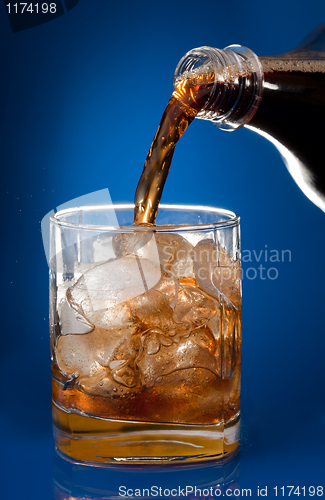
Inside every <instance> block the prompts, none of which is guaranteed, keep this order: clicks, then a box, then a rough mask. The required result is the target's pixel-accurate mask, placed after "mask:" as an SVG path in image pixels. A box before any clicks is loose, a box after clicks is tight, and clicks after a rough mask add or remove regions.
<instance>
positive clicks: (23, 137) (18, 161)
mask: <svg viewBox="0 0 325 500" xmlns="http://www.w3.org/2000/svg"><path fill="white" fill-rule="evenodd" d="M323 22H325V7H324V3H323V1H320V0H319V1H315V0H310V1H309V2H306V1H305V0H296V2H290V1H288V0H281V1H279V0H274V1H273V2H271V3H266V2H265V3H264V2H261V1H257V0H250V1H248V2H239V1H237V0H229V1H228V2H221V1H214V2H203V3H202V2H192V1H188V2H186V3H185V2H179V3H174V2H172V1H170V0H167V1H165V2H149V1H138V2H136V1H126V2H110V1H108V0H107V1H105V0H92V1H90V0H80V2H79V3H78V5H77V6H76V7H75V8H74V9H72V10H71V11H70V12H68V13H67V14H65V15H63V16H62V17H60V18H58V19H56V20H54V21H51V22H49V23H47V24H44V25H41V26H39V27H35V28H32V29H30V30H26V31H22V32H19V33H15V34H13V33H12V32H11V29H10V25H9V21H8V18H7V15H6V10H5V7H4V6H3V5H0V37H1V48H2V50H1V79H0V88H1V96H0V120H1V125H0V127H1V129H0V130H1V134H0V152H1V176H2V181H1V185H0V189H1V204H2V211H1V213H2V247H1V255H2V257H1V259H2V260H1V263H2V279H1V282H2V301H1V325H2V333H1V350H0V370H1V377H2V384H1V393H2V395H1V413H0V423H1V431H2V432H1V456H0V460H1V462H2V463H1V467H0V477H1V482H0V492H1V494H3V495H4V496H3V498H6V499H7V498H8V499H9V498H10V499H18V498H24V499H28V498H33V499H34V500H38V499H42V500H47V499H50V498H52V484H51V474H52V454H53V444H52V437H51V396H50V390H51V389H50V349H49V334H48V268H47V263H46V259H45V256H44V252H43V248H42V240H41V232H40V221H41V219H42V217H43V216H44V215H45V214H46V213H47V212H49V211H50V210H51V209H53V208H55V207H56V206H58V205H60V204H62V203H64V202H66V201H68V200H71V199H73V198H76V197H79V196H82V195H84V194H87V193H90V192H92V191H97V190H100V189H103V188H108V189H109V191H110V194H111V197H112V200H113V202H123V201H132V200H133V197H134V190H135V187H136V184H137V181H138V178H139V175H140V172H141V171H142V167H143V163H144V160H145V157H146V154H147V151H148V149H149V147H150V144H151V140H152V138H153V136H154V134H155V131H156V129H157V126H158V123H159V120H160V117H161V114H162V112H163V110H164V107H165V105H166V103H167V100H168V98H169V96H170V94H171V91H172V79H173V73H174V69H175V67H176V64H177V62H178V60H179V59H180V58H181V56H182V55H183V54H184V53H185V52H187V51H188V50H189V49H191V48H193V47H197V46H201V45H211V46H215V47H220V48H222V47H225V46H227V45H229V44H232V43H240V44H242V45H246V46H248V47H250V48H251V49H252V50H254V51H255V52H256V53H257V54H259V55H268V54H275V53H280V52H284V51H287V50H290V49H292V48H294V47H295V46H296V45H297V44H298V43H299V42H300V41H301V39H302V38H303V37H304V36H306V35H307V34H308V33H309V32H310V31H312V30H313V29H314V28H316V27H317V26H318V25H320V24H321V23H323ZM301 126H308V127H309V126H312V124H310V123H307V124H304V123H302V124H301ZM320 161H321V162H323V163H324V158H320ZM163 201H164V202H166V203H173V202H174V203H191V204H194V203H195V204H207V205H215V206H221V207H224V208H228V209H231V210H234V211H236V212H237V213H238V214H240V216H241V221H242V249H243V250H251V251H253V250H255V251H256V252H258V253H259V252H260V251H261V250H262V249H265V245H267V247H268V249H269V250H270V249H276V250H278V251H281V250H285V249H289V250H290V251H291V255H292V260H291V262H288V260H287V259H286V261H285V262H284V263H279V264H277V265H276V266H277V268H278V272H279V276H278V278H277V279H276V280H273V281H272V280H270V279H267V280H261V279H256V280H249V279H247V278H245V279H244V281H243V293H244V298H243V340H244V343H243V377H242V414H243V419H242V421H243V433H242V434H243V437H242V444H241V455H240V470H241V474H240V475H241V486H242V487H250V488H252V490H253V492H254V491H255V489H256V487H257V485H259V486H260V487H265V486H266V485H268V486H269V487H272V486H275V485H278V486H283V485H301V486H303V485H306V486H309V485H316V486H317V485H323V486H325V452H324V447H325V437H324V435H325V397H324V396H325V394H324V393H325V391H324V384H323V377H324V349H325V336H324V277H325V264H324V243H325V235H324V224H325V214H324V213H322V212H321V211H320V210H319V209H318V208H316V207H315V206H313V205H312V203H311V202H310V201H309V200H308V199H307V198H305V197H304V195H303V194H302V193H301V192H300V191H299V189H298V187H297V186H296V185H295V184H294V182H293V180H292V179H291V177H290V175H289V173H288V172H287V170H286V168H285V166H284V164H283V162H282V160H281V157H280V155H279V154H278V152H277V151H276V150H275V148H274V147H273V146H272V145H271V144H270V143H268V142H267V141H266V140H265V139H263V138H261V137H259V136H257V135H254V134H253V133H252V132H250V131H247V130H243V129H242V130H239V131H236V132H233V133H225V132H221V131H219V130H217V129H216V128H215V127H213V126H212V125H211V124H210V123H207V122H204V121H199V120H196V121H195V122H194V123H193V124H192V125H191V127H190V128H189V130H188V131H187V132H186V134H185V135H184V137H183V138H182V140H181V141H180V143H179V145H178V146H177V149H176V152H175V155H174V160H173V165H172V169H171V172H170V176H169V179H168V181H167V184H166V187H165V191H164V194H163ZM261 263H262V264H263V266H265V267H274V264H271V263H269V262H268V263H265V261H264V259H263V260H262V261H261ZM258 265H259V264H258V263H256V262H252V263H246V264H244V267H245V268H246V269H247V268H248V267H252V266H253V267H258ZM108 474H109V472H108ZM190 476H191V473H190V472H189V477H190ZM123 477H125V476H123ZM163 477H164V479H163ZM166 477H168V474H167V475H166V474H165V475H164V476H163V475H162V476H161V481H162V482H163V481H166V484H167V482H168V479H166ZM182 478H183V479H182V480H184V481H186V479H184V476H182ZM110 481H113V483H114V481H115V484H116V485H119V484H123V480H122V472H118V471H117V472H116V471H115V472H114V474H113V476H112V475H111V476H110ZM124 482H125V480H124ZM160 486H163V484H161V485H160ZM269 496H271V497H272V496H274V495H272V493H271V492H270V493H269Z"/></svg>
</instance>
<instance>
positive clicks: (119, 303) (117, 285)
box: [67, 255, 178, 332]
mask: <svg viewBox="0 0 325 500" xmlns="http://www.w3.org/2000/svg"><path fill="white" fill-rule="evenodd" d="M153 287H155V288H157V290H159V292H160V294H161V296H162V297H163V299H165V298H166V300H167V302H168V303H169V304H173V303H174V301H175V298H176V296H177V289H178V284H177V282H176V280H175V279H174V278H173V277H172V276H170V275H168V274H167V273H165V272H164V271H163V270H162V269H161V267H160V266H159V264H157V263H155V262H152V261H149V260H147V259H140V258H139V257H137V256H135V255H127V256H125V257H122V258H120V259H113V260H110V261H108V262H105V263H103V264H100V265H98V266H96V267H94V268H93V269H90V270H88V271H86V272H85V273H84V274H83V275H82V276H81V277H80V278H79V280H78V281H77V283H75V284H74V285H73V286H72V287H71V288H69V289H68V290H67V300H68V302H69V304H70V306H71V307H72V309H74V310H75V311H76V312H77V313H78V314H80V315H81V316H83V317H85V318H86V319H87V320H88V321H89V322H90V323H92V324H93V325H94V326H96V327H99V328H104V329H106V330H116V329H119V328H125V327H128V328H131V327H132V326H133V328H134V332H135V331H136V329H137V327H138V322H137V321H136V320H134V318H133V316H132V311H131V309H130V307H129V303H130V302H132V299H133V298H135V297H138V296H140V297H141V295H143V294H146V293H149V292H151V291H152V290H153V289H154V288H153ZM157 293H158V292H157Z"/></svg>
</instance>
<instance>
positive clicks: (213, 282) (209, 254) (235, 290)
mask: <svg viewBox="0 0 325 500" xmlns="http://www.w3.org/2000/svg"><path fill="white" fill-rule="evenodd" d="M193 255H194V257H193V261H194V270H195V278H196V281H197V284H198V285H199V287H200V288H201V289H202V290H204V291H205V292H206V293H208V294H210V295H213V296H215V297H218V295H219V293H222V294H223V295H224V296H225V297H227V298H228V299H229V300H230V301H231V302H232V304H234V305H235V306H236V307H237V308H238V307H239V306H240V299H241V270H240V261H239V260H236V261H234V260H233V259H232V258H231V257H230V255H229V254H228V253H227V252H226V250H225V249H224V248H223V247H222V246H221V245H219V244H218V245H215V242H214V241H213V240H212V239H205V240H201V241H200V242H199V243H198V244H197V245H196V247H195V248H194V254H193Z"/></svg>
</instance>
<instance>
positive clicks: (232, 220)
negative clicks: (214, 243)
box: [50, 203, 240, 233]
mask: <svg viewBox="0 0 325 500" xmlns="http://www.w3.org/2000/svg"><path fill="white" fill-rule="evenodd" d="M159 208H162V209H167V210H168V209H169V210H171V211H173V210H175V211H177V210H179V211H184V212H185V211H191V210H195V211H202V212H208V213H215V214H218V215H224V216H226V217H229V219H228V220H223V221H219V222H208V223H202V224H157V225H151V226H109V225H96V224H84V223H80V222H67V221H64V220H62V219H60V217H62V216H64V215H68V214H74V213H77V212H80V211H85V212H95V211H96V210H103V209H105V210H107V209H108V210H115V209H117V210H134V204H133V203H117V204H114V203H113V204H111V205H105V204H102V205H85V206H79V207H71V208H65V209H63V210H59V211H58V212H55V213H54V214H53V215H52V216H51V217H50V221H51V222H53V223H55V224H56V225H58V226H60V227H66V228H70V229H82V230H85V231H99V232H116V233H134V232H148V231H155V232H158V231H161V232H162V231H169V232H172V231H180V230H182V231H193V230H198V229H200V230H205V229H219V228H225V227H232V226H236V225H238V224H239V222H240V217H239V215H237V214H236V213H235V212H232V211H231V210H227V209H224V208H218V207H211V206H204V205H176V204H175V205H174V204H168V203H160V205H159Z"/></svg>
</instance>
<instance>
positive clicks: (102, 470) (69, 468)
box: [53, 453, 240, 500]
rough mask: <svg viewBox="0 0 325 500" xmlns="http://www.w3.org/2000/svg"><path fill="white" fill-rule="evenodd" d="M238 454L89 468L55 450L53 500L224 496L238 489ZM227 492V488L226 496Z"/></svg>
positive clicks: (209, 498)
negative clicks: (184, 461) (197, 460)
mask: <svg viewBox="0 0 325 500" xmlns="http://www.w3.org/2000/svg"><path fill="white" fill-rule="evenodd" d="M239 471H240V460H239V454H238V453H237V454H236V455H235V456H231V457H229V458H227V459H224V460H222V461H218V462H215V463H209V465H205V466H200V465H198V466H194V465H192V466H189V465H188V464H186V465H184V466H182V465H174V466H173V465H166V466H149V465H148V466H138V465H133V466H130V465H128V466H123V465H121V464H119V465H118V466H116V467H114V466H106V467H105V466H104V467H93V466H89V465H85V464H82V463H78V462H74V461H72V460H71V461H70V460H66V459H65V458H63V457H62V455H60V454H59V453H55V454H54V460H53V499H54V500H95V499H101V500H108V499H109V500H113V499H119V500H121V499H123V498H125V499H130V498H133V499H135V498H137V499H140V500H141V499H143V500H144V499H146V500H148V499H153V498H173V499H180V498H187V499H188V500H194V499H197V498H204V499H206V500H212V499H215V498H217V497H222V496H226V491H227V490H233V491H234V490H236V489H239ZM229 495H230V492H229V491H228V496H229Z"/></svg>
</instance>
